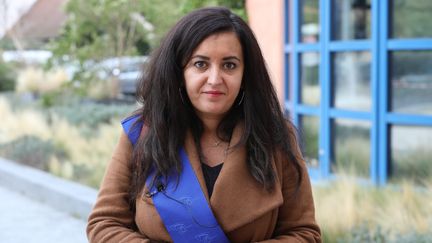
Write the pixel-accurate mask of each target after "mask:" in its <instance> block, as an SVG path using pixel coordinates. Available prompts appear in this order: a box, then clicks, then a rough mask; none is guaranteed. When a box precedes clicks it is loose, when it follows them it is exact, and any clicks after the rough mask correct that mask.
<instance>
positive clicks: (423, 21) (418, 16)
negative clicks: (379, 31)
mask: <svg viewBox="0 0 432 243" xmlns="http://www.w3.org/2000/svg"><path fill="white" fill-rule="evenodd" d="M389 4H390V10H391V11H390V14H391V20H390V30H389V31H390V32H391V35H390V36H391V37H393V38H430V37H432V28H431V27H430V24H431V22H432V15H431V11H432V1H431V0H409V1H408V0H392V1H389Z"/></svg>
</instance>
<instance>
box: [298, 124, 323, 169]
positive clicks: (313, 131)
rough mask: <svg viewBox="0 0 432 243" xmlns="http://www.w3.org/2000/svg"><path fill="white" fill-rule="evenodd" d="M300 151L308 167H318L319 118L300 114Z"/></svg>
mask: <svg viewBox="0 0 432 243" xmlns="http://www.w3.org/2000/svg"><path fill="white" fill-rule="evenodd" d="M300 131H301V138H302V140H301V141H302V151H303V156H304V157H305V160H306V163H307V165H308V166H309V167H314V168H318V167H319V157H318V151H319V140H318V139H319V118H318V117H315V116H302V117H301V118H300Z"/></svg>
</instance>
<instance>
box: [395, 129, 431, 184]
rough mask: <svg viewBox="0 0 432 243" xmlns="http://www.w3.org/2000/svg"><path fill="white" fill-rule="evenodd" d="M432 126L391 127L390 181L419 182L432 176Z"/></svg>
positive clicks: (426, 180)
mask: <svg viewBox="0 0 432 243" xmlns="http://www.w3.org/2000/svg"><path fill="white" fill-rule="evenodd" d="M431 144H432V128H430V127H429V128H428V127H415V126H393V127H391V149H390V151H391V161H392V163H391V164H390V166H389V167H390V181H391V182H402V181H404V180H410V181H413V182H416V183H418V184H423V183H425V182H428V180H430V178H431V177H432V150H431V149H430V145H431Z"/></svg>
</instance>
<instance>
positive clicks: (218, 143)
mask: <svg viewBox="0 0 432 243" xmlns="http://www.w3.org/2000/svg"><path fill="white" fill-rule="evenodd" d="M221 143H222V141H221V140H217V141H216V142H214V143H213V146H212V147H219V145H220V144H221Z"/></svg>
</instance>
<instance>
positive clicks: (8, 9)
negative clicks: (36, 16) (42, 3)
mask: <svg viewBox="0 0 432 243" xmlns="http://www.w3.org/2000/svg"><path fill="white" fill-rule="evenodd" d="M35 2H36V0H0V38H1V37H3V35H4V32H5V31H6V29H8V28H10V27H11V26H12V25H13V24H14V23H15V21H17V19H18V17H19V16H20V15H22V14H24V13H25V12H27V10H28V9H29V8H30V7H31V6H32V5H33V4H34V3H35Z"/></svg>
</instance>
